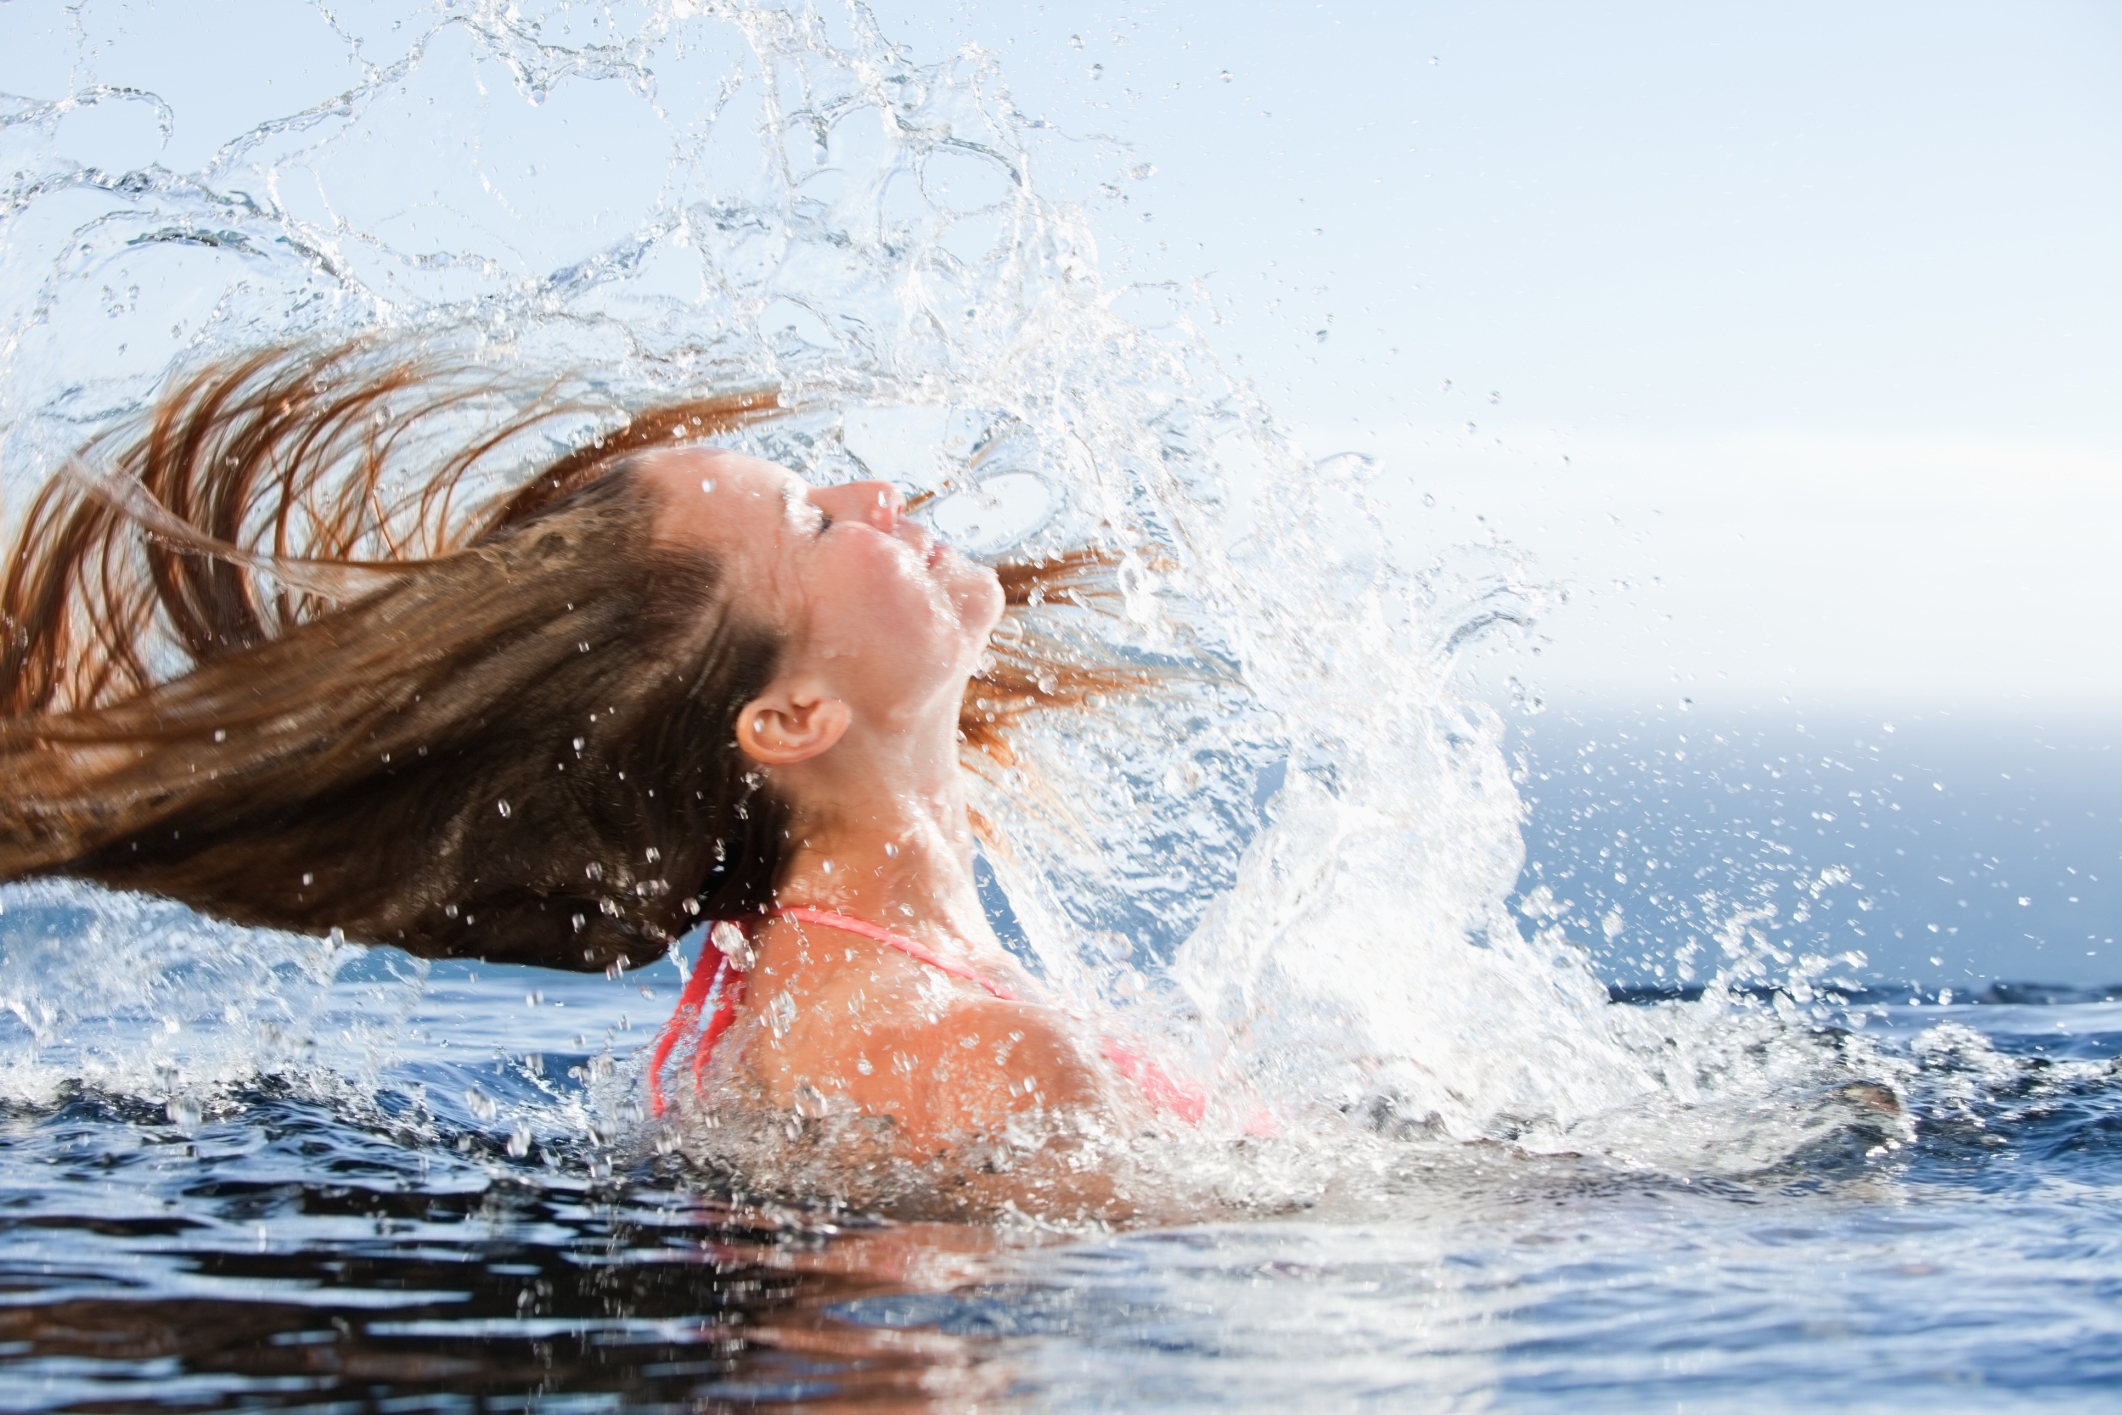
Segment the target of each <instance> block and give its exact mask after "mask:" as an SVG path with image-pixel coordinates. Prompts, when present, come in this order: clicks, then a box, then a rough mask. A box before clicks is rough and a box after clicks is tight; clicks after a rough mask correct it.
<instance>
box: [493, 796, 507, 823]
mask: <svg viewBox="0 0 2122 1415" xmlns="http://www.w3.org/2000/svg"><path fill="white" fill-rule="evenodd" d="M494 808H495V809H496V810H498V811H500V812H501V818H502V819H503V820H507V819H508V802H506V801H496V802H495V803H494Z"/></svg>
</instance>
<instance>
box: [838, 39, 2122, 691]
mask: <svg viewBox="0 0 2122 1415" xmlns="http://www.w3.org/2000/svg"><path fill="white" fill-rule="evenodd" d="M876 9H877V13H878V16H879V18H880V20H881V21H882V22H883V23H884V25H885V28H886V30H887V31H888V32H889V33H891V34H892V35H893V36H894V37H895V38H898V39H900V40H902V41H903V42H906V43H908V44H910V45H912V46H913V47H914V48H915V50H916V51H917V52H918V53H920V54H922V55H923V56H926V57H940V56H941V55H942V54H944V53H946V52H948V51H949V50H950V49H951V48H954V47H955V46H957V45H959V44H963V43H968V42H971V43H978V44H980V45H983V46H985V47H987V48H989V49H991V50H993V51H995V52H996V53H997V54H998V55H1000V56H1001V58H1002V60H1003V62H1004V65H1005V69H1006V72H1007V74H1008V76H1009V80H1010V83H1011V87H1012V90H1013V92H1014V93H1015V95H1016V98H1017V100H1018V103H1019V105H1020V106H1021V107H1022V108H1024V109H1025V110H1026V111H1027V112H1030V113H1033V114H1036V115H1039V116H1042V117H1046V118H1048V119H1050V120H1052V121H1054V122H1057V123H1059V124H1060V125H1061V126H1062V127H1063V128H1064V129H1066V130H1068V131H1070V132H1074V133H1084V134H1089V133H1104V134H1109V135H1112V136H1115V137H1118V138H1121V139H1123V140H1125V141H1127V142H1129V143H1131V144H1133V145H1134V146H1135V148H1136V149H1137V150H1138V154H1139V156H1140V157H1141V159H1142V160H1143V161H1145V162H1149V163H1151V164H1153V165H1154V167H1155V173H1154V175H1153V176H1151V177H1149V178H1147V179H1146V180H1143V181H1141V182H1139V183H1135V184H1131V185H1129V187H1128V189H1127V190H1126V191H1125V192H1124V194H1123V196H1124V200H1115V201H1108V202H1107V203H1106V204H1105V209H1104V212H1103V215H1102V217H1101V230H1102V232H1103V240H1104V256H1105V259H1106V262H1107V265H1108V267H1109V268H1124V269H1126V270H1128V271H1129V272H1131V273H1133V274H1134V275H1136V276H1138V277H1139V278H1143V279H1163V278H1180V279H1189V280H1190V279H1193V278H1196V277H1205V278H1206V280H1207V284H1208V287H1209V289H1210V291H1211V293H1212V295H1213V296H1214V297H1215V298H1216V300H1217V301H1218V302H1219V304H1220V305H1221V307H1222V308H1223V310H1224V311H1225V313H1226V315H1227V318H1226V320H1225V322H1224V323H1223V324H1222V325H1220V326H1218V327H1216V328H1215V329H1213V330H1212V331H1211V337H1212V338H1213V339H1214V341H1215V342H1216V343H1217V345H1218V346H1219V347H1220V348H1222V349H1223V350H1224V351H1225V352H1226V354H1227V355H1229V356H1230V357H1233V358H1237V359H1240V360H1242V367H1244V368H1245V369H1247V370H1249V371H1251V372H1252V373H1253V375H1254V376H1255V377H1256V378H1257V379H1258V381H1259V385H1260V387H1261V389H1262V391H1263V392H1264V393H1265V394H1266V395H1267V397H1268V399H1269V401H1270V403H1271V404H1272V405H1273V406H1274V407H1275V408H1276V410H1277V411H1278V413H1279V414H1280V415H1281V416H1282V417H1283V418H1284V419H1285V420H1286V421H1287V422H1288V423H1289V424H1290V425H1291V426H1292V427H1294V428H1296V429H1298V431H1299V433H1300V436H1301V438H1302V440H1303V441H1304V442H1305V444H1306V446H1307V447H1308V448H1309V449H1310V450H1313V451H1315V452H1319V453H1326V452H1332V451H1338V450H1342V449H1344V448H1360V449H1362V450H1367V451H1372V452H1375V453H1377V454H1379V455H1380V456H1381V457H1383V458H1384V460H1385V462H1386V466H1387V471H1386V473H1385V476H1384V479H1383V483H1384V486H1385V488H1386V493H1387V500H1388V503H1389V505H1390V507H1391V508H1392V511H1393V514H1394V516H1395V518H1396V520H1398V521H1399V522H1400V523H1401V524H1402V525H1403V528H1404V534H1405V535H1406V536H1407V537H1408V538H1409V540H1410V541H1411V542H1413V543H1415V544H1429V543H1434V542H1439V541H1442V542H1449V541H1452V540H1455V539H1464V538H1468V537H1473V536H1481V535H1486V534H1490V533H1495V534H1499V535H1501V536H1503V537H1505V538H1506V539H1508V540H1510V541H1511V542H1513V543H1515V544H1517V545H1519V546H1522V547H1524V548H1526V549H1527V550H1529V551H1531V552H1533V553H1534V554H1535V556H1536V557H1537V560H1536V568H1537V570H1538V571H1539V572H1540V573H1542V574H1544V575H1546V576H1548V577H1551V578H1555V579H1559V580H1564V581H1567V582H1569V583H1570V584H1572V585H1573V586H1574V587H1575V589H1576V591H1577V596H1576V600H1575V602H1574V603H1573V605H1572V606H1571V607H1570V608H1569V609H1567V610H1564V611H1562V612H1561V613H1559V614H1557V615H1556V616H1554V617H1553V619H1552V620H1551V621H1550V623H1549V624H1548V626H1547V630H1548V633H1549V634H1550V636H1551V637H1552V639H1553V640H1554V642H1553V644H1552V646H1551V647H1550V648H1549V649H1548V651H1547V653H1546V654H1545V656H1544V657H1543V660H1542V665H1543V666H1542V667H1541V669H1540V672H1541V674H1542V676H1543V679H1544V683H1545V686H1546V687H1547V689H1548V690H1549V692H1550V694H1551V695H1555V696H1558V697H1559V698H1561V699H1568V698H1570V697H1572V696H1575V697H1578V698H1582V699H1586V700H1591V699H1597V700H1603V701H1614V700H1621V701H1636V700H1640V699H1644V698H1646V697H1657V696H1659V695H1661V694H1662V695H1663V696H1664V697H1665V698H1667V699H1670V698H1671V697H1673V696H1675V695H1678V694H1681V693H1685V694H1687V695H1690V696H1693V697H1695V698H1697V699H1698V700H1700V701H1703V702H1705V703H1707V704H1715V703H1720V702H1721V703H1726V704H1729V705H1732V706H1742V705H1753V704H1760V703H1763V702H1776V701H1780V700H1781V699H1782V698H1784V697H1786V696H1787V697H1789V698H1791V699H1792V701H1793V702H1794V703H1795V704H1797V705H1800V706H1803V707H1808V708H1814V709H1837V708H1849V709H1853V710H1865V711H1869V710H1873V709H1891V710H1895V711H1908V710H1911V709H1920V708H1922V707H1925V706H1935V705H1943V704H1950V705H1954V706H1959V707H1962V708H1966V709H1975V710H1979V711H1985V712H1995V711H2004V712H2022V711H2034V712H2039V713H2044V714H2053V713H2056V712H2059V711H2060V712H2067V713H2074V714H2087V715H2091V716H2093V717H2095V718H2097V717H2099V716H2102V715H2107V714H2110V713H2111V711H2112V709H2113V708H2114V707H2115V706H2117V704H2118V700H2122V662H2118V656H2117V655H2116V654H2115V653H2114V652H2113V651H2112V649H2111V647H2110V646H2111V645H2113V644H2114V643H2115V642H2117V640H2118V639H2122V572H2118V568H2117V558H2118V557H2117V555H2116V551H2115V546H2116V544H2117V543H2118V540H2122V424H2118V420H2117V416H2116V390H2117V388H2118V386H2122V378H2118V375H2122V264H2118V262H2117V259H2116V253H2117V252H2118V251H2122V180H2118V179H2122V7H2116V6H2113V5H2108V4H2034V3H2029V4H2015V5H1979V6H1978V5H1966V4H1939V3H1930V2H1929V0H1926V2H1925V3H1920V4H1905V3H1877V4H1864V5H1846V4H1834V5H1828V4H1783V5H1775V6H1738V5H1703V4H1672V5H1661V4H1630V5H1599V4H1569V5H1562V4H1529V3H1517V4H1493V5H1478V6H1477V5H1449V6H1447V5H1426V4H1412V3H1397V4H1363V3H1349V2H1348V0H1327V3H1318V4H1309V3H1288V2H1287V0H1283V3H1259V0H1233V3H1220V4H1216V5H1213V6H1208V5H1196V4H1188V3H1161V4H1160V3H1136V4H1103V3H1101V4H1059V3H1048V4H1043V5H1041V4H1030V3H980V4H964V5H950V4H936V3H931V0H885V3H881V4H879V5H878V6H877V7H876ZM1079 45H1080V47H1079ZM1226 75H1228V77H1227V78H1226V77H1225V76H1226ZM1145 218H1147V219H1145ZM1320 331H1325V338H1324V339H1323V340H1322V339H1321V338H1320ZM1447 382H1448V383H1449V388H1448V389H1447V387H1446V384H1447ZM1469 424H1471V425H1472V428H1471V430H1470V429H1469V427H1468V425H1469ZM1565 457H1566V458H1568V461H1567V462H1566V463H1565V462H1564V460H1563V459H1564V458H1565ZM1424 493H1429V494H1431V495H1434V496H1435V497H1436V500H1437V505H1436V506H1435V507H1434V508H1425V507H1424V506H1423V504H1422V502H1421V499H1420V498H1421V496H1422V494H1424ZM1477 515H1480V516H1485V517H1486V520H1485V521H1476V520H1475V519H1474V517H1475V516H1477Z"/></svg>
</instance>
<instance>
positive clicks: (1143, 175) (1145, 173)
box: [1127, 162, 1157, 182]
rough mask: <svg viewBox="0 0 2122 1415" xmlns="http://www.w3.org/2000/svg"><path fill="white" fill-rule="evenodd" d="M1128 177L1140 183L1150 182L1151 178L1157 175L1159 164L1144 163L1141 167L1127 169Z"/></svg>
mask: <svg viewBox="0 0 2122 1415" xmlns="http://www.w3.org/2000/svg"><path fill="white" fill-rule="evenodd" d="M1127 175H1128V176H1130V177H1132V178H1134V179H1135V180H1136V181H1138V182H1145V181H1148V180H1149V179H1150V178H1151V177H1154V176H1156V175H1157V164H1156V163H1154V162H1145V163H1142V164H1141V165H1140V166H1137V167H1130V168H1128V169H1127Z"/></svg>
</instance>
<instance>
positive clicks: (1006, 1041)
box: [851, 997, 1103, 1136]
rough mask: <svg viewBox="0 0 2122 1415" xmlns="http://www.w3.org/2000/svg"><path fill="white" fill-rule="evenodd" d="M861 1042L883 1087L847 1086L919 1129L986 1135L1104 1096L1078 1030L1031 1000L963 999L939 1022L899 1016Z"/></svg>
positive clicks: (1093, 1104)
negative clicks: (1023, 1119) (1027, 1118)
mask: <svg viewBox="0 0 2122 1415" xmlns="http://www.w3.org/2000/svg"><path fill="white" fill-rule="evenodd" d="M861 1046H862V1047H863V1048H864V1053H865V1056H864V1059H866V1060H868V1061H870V1062H871V1064H872V1066H873V1067H874V1069H875V1073H876V1077H877V1080H878V1081H880V1082H881V1083H882V1084H880V1085H875V1086H867V1085H865V1086H858V1087H853V1088H851V1090H853V1091H855V1092H856V1093H858V1094H859V1093H861V1092H869V1093H871V1094H872V1095H873V1096H874V1098H875V1101H876V1102H877V1104H878V1105H879V1107H880V1108H884V1109H888V1110H891V1111H893V1112H896V1113H897V1114H898V1115H899V1117H900V1119H901V1121H902V1123H903V1124H905V1125H906V1126H907V1127H908V1128H909V1130H911V1131H913V1132H915V1133H920V1134H927V1135H935V1136H942V1135H947V1134H958V1135H969V1134H981V1133H989V1132H992V1131H994V1130H996V1129H998V1128H1000V1127H1002V1126H1006V1125H1008V1124H1010V1123H1011V1122H1012V1121H1013V1120H1015V1119H1017V1118H1019V1117H1021V1116H1025V1115H1028V1114H1033V1113H1038V1112H1049V1113H1051V1112H1060V1111H1068V1110H1077V1109H1083V1108H1091V1107H1096V1106H1098V1105H1100V1104H1101V1102H1102V1099H1103V1092H1102V1087H1101V1085H1100V1082H1099V1077H1098V1071H1097V1068H1096V1065H1095V1063H1094V1062H1093V1060H1092V1059H1091V1056H1090V1054H1089V1052H1088V1050H1087V1049H1086V1047H1085V1046H1084V1044H1083V1041H1082V1038H1081V1037H1080V1036H1078V1035H1077V1029H1076V1027H1075V1026H1074V1024H1073V1023H1071V1022H1070V1021H1069V1019H1068V1018H1067V1017H1066V1016H1064V1015H1063V1014H1062V1013H1060V1012H1058V1011H1056V1010H1055V1009H1053V1008H1050V1007H1042V1006H1039V1005H1037V1004H1033V1003H1023V1002H1004V1001H1001V1000H1000V999H996V998H984V997H980V998H966V999H965V1000H963V1001H962V1002H960V1003H959V1004H958V1005H956V1006H953V1007H951V1008H949V1009H948V1010H947V1011H945V1012H943V1013H942V1014H941V1015H940V1016H938V1015H931V1016H919V1015H906V1014H901V1015H899V1016H897V1017H894V1018H891V1019H889V1020H883V1021H880V1022H878V1023H877V1024H875V1025H873V1026H872V1027H870V1028H869V1029H868V1030H867V1032H866V1034H865V1035H863V1037H862V1038H861ZM851 1098H854V1097H851Z"/></svg>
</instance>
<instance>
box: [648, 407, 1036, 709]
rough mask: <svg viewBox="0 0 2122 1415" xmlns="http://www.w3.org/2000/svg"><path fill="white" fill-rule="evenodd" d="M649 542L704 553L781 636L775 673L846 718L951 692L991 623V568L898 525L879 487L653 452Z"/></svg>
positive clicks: (893, 492)
mask: <svg viewBox="0 0 2122 1415" xmlns="http://www.w3.org/2000/svg"><path fill="white" fill-rule="evenodd" d="M638 475H639V476H640V477H641V479H642V480H643V482H644V483H645V484H646V485H648V486H649V487H651V488H652V489H653V490H654V492H655V493H656V495H657V497H658V501H659V503H660V504H659V506H658V509H657V515H656V534H657V538H658V539H659V540H662V541H665V542H667V543H675V544H681V545H688V546H698V547H700V548H702V549H705V550H708V551H711V552H713V553H714V554H715V556H716V557H717V558H718V559H719V560H720V561H721V562H722V564H723V566H724V567H725V571H726V573H727V574H728V575H729V577H730V590H731V593H732V595H733V597H734V602H735V603H737V604H739V605H741V606H743V608H744V610H745V611H746V612H749V613H751V614H754V615H756V616H757V617H758V618H759V619H761V620H763V621H765V622H766V623H767V624H768V625H769V626H770V627H771V628H773V629H774V630H775V631H777V632H778V633H780V634H781V635H783V636H784V637H785V639H786V641H787V643H788V646H789V648H788V658H787V659H785V660H784V663H783V669H782V671H783V673H784V674H790V673H798V674H800V673H806V672H808V673H815V674H817V675H819V676H820V677H821V678H823V679H824V680H825V681H826V682H827V683H828V684H830V685H831V691H832V692H833V694H834V695H835V696H837V697H839V698H841V699H843V700H845V701H846V702H847V703H848V704H849V705H850V706H851V707H853V708H854V709H855V710H856V711H857V712H862V711H865V710H867V711H870V712H874V713H879V714H883V715H886V716H889V715H892V714H894V713H896V712H899V711H902V710H905V709H908V708H912V707H916V706H919V705H921V704H924V703H926V702H927V701H928V700H930V699H933V698H935V697H936V696H937V694H938V692H939V691H940V690H948V700H949V703H950V707H951V711H952V712H953V714H955V712H956V707H957V697H956V695H957V693H958V691H959V690H960V688H961V686H962V683H963V680H964V677H965V675H966V674H968V673H970V672H971V671H972V669H973V667H974V665H975V663H976V661H977V660H978V658H979V655H980V651H981V650H982V649H983V648H985V647H986V645H987V640H988V635H989V634H990V633H991V632H992V631H993V629H994V627H995V622H996V621H997V620H998V619H999V618H1000V617H1001V614H1002V588H1001V585H1000V584H999V583H998V582H997V581H996V579H995V573H994V571H992V570H990V569H988V568H987V567H986V566H984V565H978V564H975V563H974V562H972V561H970V560H967V559H966V558H965V557H964V556H962V555H960V554H958V552H957V551H955V550H953V549H952V548H951V547H950V546H949V545H948V544H946V543H945V542H943V541H941V540H938V539H935V538H934V537H931V536H930V535H929V534H928V532H927V531H926V530H925V529H923V528H922V527H921V526H919V525H917V524H915V523H914V522H912V521H910V520H908V519H906V516H905V503H904V501H903V499H902V498H901V497H900V495H899V492H898V490H897V489H896V488H894V487H893V486H892V485H891V484H890V483H889V482H878V481H862V482H849V483H846V484H844V485H841V486H831V487H813V486H811V485H809V484H808V483H806V482H805V481H804V480H803V479H802V478H801V477H799V476H797V475H796V474H795V473H794V472H791V471H789V470H788V469H787V468H786V467H780V466H776V465H775V464H773V463H772V462H764V461H761V460H759V459H758V458H756V457H746V456H743V455H741V454H738V453H733V452H722V451H717V450H713V449H707V448H687V449H673V450H670V451H667V452H659V453H656V454H653V455H652V456H650V457H649V458H647V459H645V460H644V461H643V462H642V463H641V464H640V470H639V472H638Z"/></svg>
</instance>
